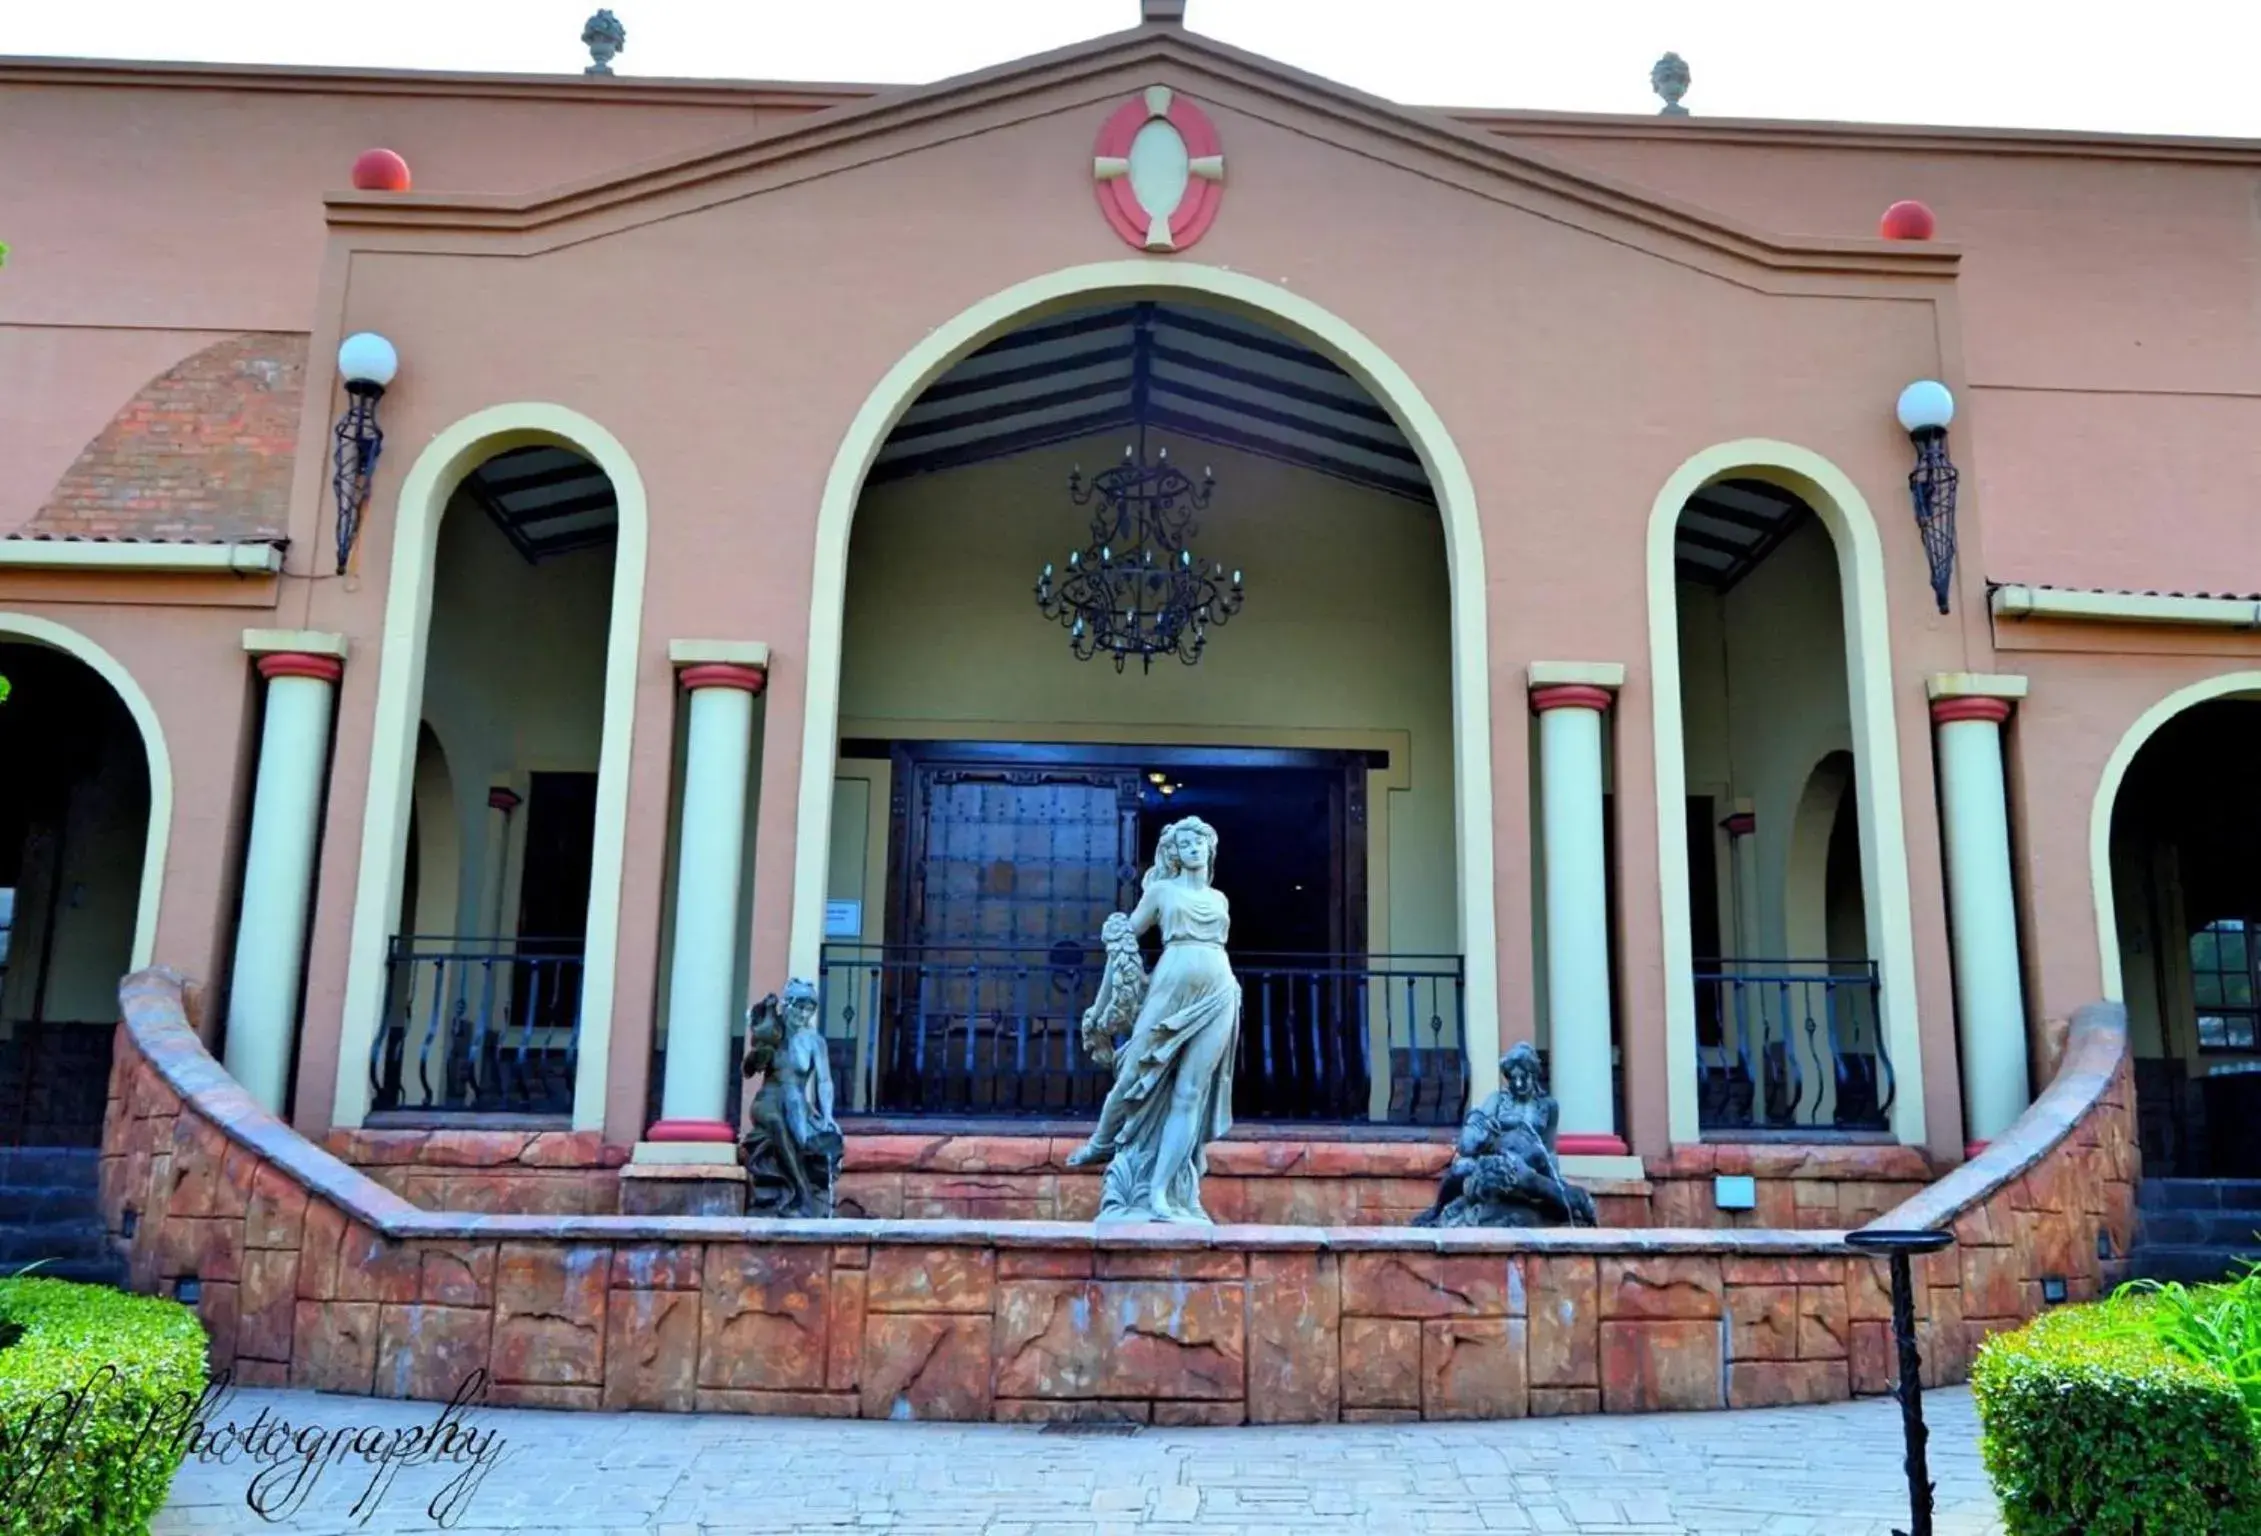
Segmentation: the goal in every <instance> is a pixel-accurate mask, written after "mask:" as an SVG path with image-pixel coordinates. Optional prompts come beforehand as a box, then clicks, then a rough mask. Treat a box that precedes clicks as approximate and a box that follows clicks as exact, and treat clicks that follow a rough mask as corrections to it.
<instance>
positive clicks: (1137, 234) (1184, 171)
mask: <svg viewBox="0 0 2261 1536" xmlns="http://www.w3.org/2000/svg"><path fill="white" fill-rule="evenodd" d="M1091 175H1092V180H1093V181H1094V183H1095V184H1096V185H1097V187H1098V191H1099V211H1100V212H1102V213H1104V214H1105V215H1106V216H1107V222H1108V223H1109V224H1111V225H1113V226H1114V228H1115V233H1116V234H1118V235H1121V236H1122V237H1123V239H1125V240H1126V241H1128V242H1129V243H1130V244H1131V245H1133V246H1136V247H1137V248H1138V249H1140V250H1142V251H1182V250H1184V249H1185V248H1186V247H1187V246H1189V245H1191V244H1193V242H1194V241H1196V240H1198V239H1200V238H1201V237H1202V235H1203V234H1204V233H1206V232H1207V231H1208V228H1209V225H1210V222H1211V221H1212V220H1214V219H1215V218H1216V217H1217V205H1218V204H1219V203H1220V202H1222V201H1223V200H1224V194H1225V152H1224V147H1223V145H1222V144H1221V143H1220V142H1219V141H1218V138H1217V125H1216V124H1214V123H1212V122H1211V121H1209V114H1208V113H1206V112H1204V111H1202V110H1201V108H1200V107H1198V106H1196V105H1195V104H1194V103H1192V102H1191V101H1188V100H1187V99H1186V98H1185V97H1183V96H1181V95H1179V94H1178V93H1177V92H1175V91H1173V90H1171V89H1170V88H1169V87H1168V86H1166V85H1153V86H1148V87H1147V88H1146V90H1145V91H1144V92H1142V93H1141V94H1140V95H1138V96H1136V97H1134V98H1133V99H1131V100H1129V101H1126V102H1124V103H1123V104H1122V105H1121V106H1120V107H1117V108H1116V109H1115V112H1114V114H1113V115H1112V116H1110V117H1109V118H1108V119H1107V121H1106V122H1105V123H1104V124H1103V125H1102V126H1101V127H1100V129H1099V141H1098V143H1097V144H1095V145H1094V146H1093V147H1092V162H1091Z"/></svg>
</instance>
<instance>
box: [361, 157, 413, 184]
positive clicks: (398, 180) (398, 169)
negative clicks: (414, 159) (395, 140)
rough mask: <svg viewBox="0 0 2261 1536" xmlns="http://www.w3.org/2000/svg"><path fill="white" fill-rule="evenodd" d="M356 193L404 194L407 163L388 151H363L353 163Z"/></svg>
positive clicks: (406, 182)
mask: <svg viewBox="0 0 2261 1536" xmlns="http://www.w3.org/2000/svg"><path fill="white" fill-rule="evenodd" d="M353 186H354V190H355V191H357V192H406V191H407V190H408V162H407V161H406V160H403V159H401V157H400V156H398V155H396V154H394V153H393V152H392V151H391V150H389V149H365V150H363V151H362V152H361V154H360V156H359V158H357V159H356V160H355V161H354V162H353Z"/></svg>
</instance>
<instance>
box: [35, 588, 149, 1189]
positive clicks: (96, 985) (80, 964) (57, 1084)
mask: <svg viewBox="0 0 2261 1536" xmlns="http://www.w3.org/2000/svg"><path fill="white" fill-rule="evenodd" d="M0 679H5V692H4V693H0V1145H5V1146H97V1145H99V1144H100V1142H101V1139H102V1114H103V1104H104V1098H105V1095H106V1093H107V1091H108V1083H109V1067H110V1045H111V1036H112V1034H113V1032H114V1031H115V1029H116V1026H117V1018H118V982H119V979H120V978H121V977H123V976H124V975H125V974H126V972H127V971H129V970H131V969H132V968H133V967H134V965H135V964H137V963H140V962H141V961H142V960H143V959H144V958H145V957H146V953H147V951H146V949H145V947H144V940H143V937H142V935H141V934H140V932H139V928H140V923H141V918H142V913H143V911H144V908H145V905H146V906H147V907H148V908H149V909H150V910H154V902H147V903H145V901H144V896H145V888H146V887H147V886H149V885H150V884H151V883H152V876H151V873H150V869H149V864H148V850H149V848H150V846H151V840H152V834H153V833H154V831H155V830H156V819H155V816H154V814H153V811H154V807H153V803H152V802H153V795H152V791H153V788H154V784H153V779H154V777H155V776H154V775H153V773H152V770H151V757H150V754H149V752H148V751H147V749H146V747H145V742H144V737H143V733H142V729H141V725H140V722H138V721H137V720H136V718H135V713H134V711H133V710H132V709H131V708H130V707H129V705H128V704H127V702H126V700H125V699H124V698H122V697H121V696H120V695H119V693H118V691H117V690H116V689H114V688H113V687H112V686H111V684H110V683H109V682H108V681H106V680H105V678H104V676H103V675H102V673H101V672H100V671H98V670H97V668H96V667H95V666H93V665H90V664H89V662H88V661H87V660H83V659H81V658H80V657H79V656H76V655H73V654H71V652H70V651H68V650H65V649H62V648H60V647H59V646H58V645H55V644H51V643H37V642H36V641H34V640H31V639H29V638H26V637H24V634H23V631H22V630H20V629H17V628H16V626H13V625H10V624H7V623H5V622H0ZM161 857H162V856H161V855H160V858H161ZM146 894H152V895H153V894H154V893H153V892H146Z"/></svg>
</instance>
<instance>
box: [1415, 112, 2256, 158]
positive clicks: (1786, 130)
mask: <svg viewBox="0 0 2261 1536" xmlns="http://www.w3.org/2000/svg"><path fill="white" fill-rule="evenodd" d="M1440 110H1442V111H1443V112H1444V115H1446V116H1448V117H1450V118H1452V119H1453V120H1454V121H1456V122H1460V123H1465V124H1467V125H1468V126H1469V127H1471V128H1474V129H1476V130H1478V131H1480V132H1483V133H1487V134H1492V135H1495V136H1498V137H1503V138H1517V137H1523V136H1531V137H1544V138H1569V139H1645V140H1672V141H1677V142H1680V143H1690V142H1698V143H1710V144H1751V145H1784V144H1787V145H1797V146H1806V147H1811V148H1815V149H1833V150H1844V151H1854V152H1859V151H1874V152H1893V153H1907V152H1913V153H1918V154H1965V155H2032V156H2044V157H2053V158H2061V159H2073V160H2157V161H2170V162H2184V163H2190V164H2200V165H2245V166H2251V165H2261V139H2228V138H2205V137H2201V136H2198V135H2195V134H2165V133H2100V132H2095V131H2092V130H2089V129H2078V128H1985V127H1963V126H1956V125H1953V124H1937V123H1859V122H1833V121H1828V120H1825V119H1819V118H1775V117H1700V116H1695V115H1690V116H1687V117H1665V116H1663V115H1662V114H1661V113H1625V112H1538V111H1528V110H1524V109H1521V108H1494V107H1451V108H1444V109H1440Z"/></svg>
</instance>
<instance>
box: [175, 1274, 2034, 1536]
mask: <svg viewBox="0 0 2261 1536" xmlns="http://www.w3.org/2000/svg"><path fill="white" fill-rule="evenodd" d="M686 1300H687V1301H688V1300H689V1298H686ZM347 1306H366V1307H368V1308H369V1309H370V1310H372V1311H374V1310H376V1309H377V1304H375V1303H351V1304H333V1306H332V1307H331V1308H330V1309H328V1310H330V1311H332V1312H340V1311H343V1310H344V1308H345V1307H347ZM306 1310H307V1311H309V1312H312V1313H316V1314H319V1313H321V1312H322V1311H323V1310H324V1309H322V1308H320V1307H317V1306H313V1305H309V1306H308V1307H307V1308H306ZM387 1310H388V1311H389V1310H392V1309H391V1308H389V1307H388V1308H387ZM897 1317H898V1321H899V1322H900V1323H901V1325H903V1326H905V1327H909V1328H914V1329H925V1330H929V1331H933V1332H935V1334H936V1337H937V1340H938V1341H942V1340H944V1339H945V1336H947V1335H949V1334H950V1333H951V1331H952V1330H953V1329H955V1328H956V1327H958V1326H960V1325H963V1324H965V1323H966V1322H967V1321H968V1320H967V1319H964V1318H953V1317H950V1316H948V1315H947V1314H943V1315H935V1314H923V1315H922V1314H918V1313H910V1314H898V1315H897ZM1409 1321H1410V1320H1409ZM1413 1326H1414V1327H1415V1328H1416V1329H1419V1328H1420V1327H1421V1325H1420V1324H1419V1323H1415V1324H1414V1325H1413ZM1428 1326H1429V1328H1430V1329H1432V1330H1440V1331H1441V1330H1457V1329H1465V1328H1469V1327H1471V1326H1472V1324H1471V1322H1470V1321H1468V1320H1457V1319H1432V1320H1430V1322H1429V1325H1428ZM1493 1326H1498V1327H1501V1328H1502V1331H1505V1330H1504V1325H1493ZM1516 1326H1521V1325H1520V1323H1518V1324H1517V1325H1516ZM1828 1364H1829V1366H1830V1367H1831V1368H1835V1369H1842V1368H1843V1366H1842V1363H1841V1362H1829V1363H1828ZM945 1374H946V1373H945ZM929 1385H930V1387H931V1386H933V1385H939V1384H929ZM968 1385H969V1386H970V1383H969V1384H968ZM514 1390H515V1391H516V1392H518V1393H521V1394H545V1393H546V1394H558V1396H556V1397H554V1398H551V1399H549V1400H552V1401H558V1402H565V1401H568V1400H570V1401H572V1402H573V1403H575V1404H576V1405H583V1404H585V1405H587V1406H589V1407H593V1406H594V1403H593V1402H592V1401H590V1399H592V1398H593V1397H594V1389H593V1388H572V1387H559V1386H551V1387H539V1386H533V1387H520V1388H516V1389H514ZM977 1390H978V1389H977ZM1564 1390H1571V1389H1564ZM1587 1390H1591V1389H1587ZM569 1393H570V1394H575V1395H574V1396H572V1397H571V1398H570V1399H568V1398H567V1397H566V1396H564V1394H569ZM700 1396H701V1398H702V1399H709V1398H711V1399H712V1400H713V1401H714V1403H715V1406H717V1407H718V1408H722V1409H724V1410H725V1411H724V1412H721V1413H716V1414H711V1415H681V1414H669V1415H665V1416H659V1415H652V1414H623V1413H600V1412H573V1413H561V1412H541V1411H535V1410H531V1409H525V1408H492V1407H479V1408H474V1409H473V1410H472V1415H471V1420H470V1423H471V1426H472V1427H473V1428H475V1429H479V1430H488V1429H491V1430H493V1431H494V1432H495V1434H496V1436H497V1437H498V1443H500V1444H501V1445H503V1446H504V1447H505V1448H506V1450H507V1454H506V1456H505V1457H504V1459H503V1460H502V1461H501V1463H500V1464H498V1465H497V1466H496V1467H495V1468H494V1469H493V1470H492V1472H490V1474H489V1475H488V1477H487V1478H486V1480H485V1482H484V1483H483V1484H482V1485H481V1486H480V1488H479V1490H478V1492H477V1494H476V1496H475V1497H474V1499H473V1501H472V1503H471V1505H470V1506H469V1509H468V1511H467V1512H466V1513H465V1515H464V1517H463V1518H462V1519H461V1521H460V1522H459V1524H458V1526H457V1528H458V1529H463V1530H466V1531H506V1530H507V1531H511V1532H513V1533H515V1536H542V1533H544V1532H558V1533H566V1532H570V1533H572V1536H608V1533H613V1532H618V1533H621V1536H693V1533H696V1536H735V1533H740V1532H744V1533H747V1536H752V1533H755V1532H759V1533H760V1536H817V1533H824V1532H850V1531H853V1532H874V1533H879V1536H1064V1533H1069V1532H1073V1533H1076V1536H1105V1533H1113V1532H1119V1533H1123V1536H1175V1533H1179V1532H1195V1531H1198V1532H1202V1533H1215V1536H1311V1533H1320V1536H1327V1533H1335V1532H1412V1533H1424V1532H1432V1531H1433V1532H1455V1533H1487V1532H1494V1531H1499V1532H1516V1533H1533V1536H1536V1533H1545V1532H1554V1533H1561V1536H1601V1533H1603V1532H1608V1533H1611V1536H1665V1533H1677V1536H1757V1533H1774V1532H1785V1533H1794V1532H1808V1533H1814V1536H1821V1533H1827V1536H1887V1533H1888V1532H1890V1531H1891V1530H1893V1528H1894V1527H1895V1525H1899V1526H1904V1525H1905V1524H1906V1523H1907V1506H1906V1491H1905V1490H1906V1483H1905V1481H1904V1478H1903V1475H1902V1473H1901V1470H1900V1466H1899V1456H1900V1439H1899V1433H1898V1427H1899V1425H1898V1406H1897V1405H1896V1404H1895V1403H1892V1402H1890V1401H1871V1402H1856V1403H1834V1404H1829V1405H1825V1406H1821V1407H1808V1408H1781V1409H1764V1410H1754V1411H1749V1412H1729V1413H1698V1414H1656V1415H1647V1416H1641V1417H1618V1418H1607V1419H1594V1418H1586V1419H1569V1420H1564V1419H1555V1420H1545V1419H1534V1420H1526V1421H1521V1422H1496V1423H1484V1424H1438V1423H1428V1424H1423V1423H1412V1424H1371V1423H1370V1424H1341V1425H1332V1424H1323V1425H1283V1426H1270V1427H1241V1428H1232V1429H1213V1428H1162V1427H1143V1428H1141V1429H1139V1430H1138V1432H1137V1433H1136V1434H1134V1435H1132V1436H1129V1437H1121V1436H1117V1435H1113V1434H1109V1435H1104V1436H1077V1435H1049V1434H1040V1433H1038V1430H1037V1427H1036V1426H1033V1425H1020V1424H941V1423H917V1424H875V1423H868V1422H864V1423H859V1422H853V1421H846V1420H831V1421H828V1420H823V1419H815V1418H807V1417H784V1418H767V1419H763V1420H761V1421H759V1422H758V1424H757V1423H755V1422H752V1421H749V1420H748V1419H747V1418H745V1417H743V1416H742V1415H744V1414H745V1413H747V1412H771V1413H774V1412H777V1411H779V1410H780V1409H781V1408H783V1407H786V1406H787V1404H786V1402H785V1401H784V1400H785V1399H788V1398H795V1397H797V1396H804V1397H805V1402H804V1404H803V1406H804V1408H807V1407H810V1406H813V1405H815V1404H816V1400H817V1399H818V1398H820V1397H823V1398H826V1399H827V1400H830V1399H831V1398H833V1397H835V1396H837V1394H818V1393H810V1394H805V1395H799V1394H789V1393H777V1394H770V1393H761V1392H753V1391H724V1392H715V1393H711V1394H710V1393H707V1392H702V1393H700ZM757 1398H758V1399H761V1401H759V1402H755V1401H752V1400H753V1399H757ZM723 1399H729V1401H727V1402H725V1401H723ZM534 1400H542V1399H540V1398H535V1399H534ZM1925 1406H1926V1416H1927V1418H1928V1419H1929V1421H1930V1423H1931V1426H1932V1440H1931V1453H1932V1463H1931V1464H1932V1473H1933V1476H1934V1478H1935V1479H1936V1481H1937V1483H1938V1490H1939V1511H1938V1520H1937V1529H1938V1532H1939V1536H2000V1532H2001V1529H2002V1527H2001V1524H2000V1521H1999V1519H1998V1517H1997V1515H1996V1512H1995V1509H1994V1505H1993V1500H1992V1497H1991V1496H1990V1495H1989V1494H1988V1492H1987V1490H1986V1483H1985V1479H1984V1475H1983V1473H1982V1472H1981V1470H1980V1468H1979V1462H1978V1450H1977V1426H1976V1421H1975V1415H1974V1414H1973V1412H1972V1410H1971V1402H1970V1394H1969V1393H1968V1392H1967V1391H1965V1390H1960V1389H1955V1390H1948V1391H1942V1392H1937V1393H1933V1394H1929V1395H1927V1396H1926V1398H1925ZM262 1411H266V1412H267V1413H269V1414H270V1415H271V1417H280V1418H287V1419H289V1420H290V1421H291V1422H292V1423H293V1424H296V1425H301V1426H303V1425H309V1424H311V1425H319V1426H323V1427H326V1428H335V1429H346V1428H354V1429H359V1428H366V1427H378V1428H400V1429H407V1428H410V1427H414V1426H421V1425H427V1424H429V1423H430V1422H431V1421H432V1419H433V1416H434V1415H435V1414H436V1413H437V1412H438V1409H437V1407H436V1406H435V1405H432V1404H417V1403H401V1402H392V1401H378V1400H370V1399H358V1398H355V1399H348V1398H339V1397H333V1396H318V1395H316V1394H314V1393H311V1392H305V1391H295V1390H294V1391H282V1390H270V1389H244V1390H239V1391H238V1392H237V1393H236V1394H235V1396H234V1397H233V1398H232V1399H231V1400H230V1403H229V1406H228V1409H227V1412H229V1413H231V1414H233V1415H234V1416H235V1417H236V1418H238V1419H240V1420H241V1421H242V1422H245V1423H248V1422H250V1420H251V1419H253V1418H254V1417H256V1416H257V1415H258V1414H259V1413H261V1412H262ZM248 1475H249V1474H248V1473H247V1471H246V1469H245V1467H244V1466H243V1465H242V1464H241V1463H240V1462H238V1463H237V1464H233V1465H229V1466H222V1465H220V1464H219V1463H218V1462H217V1461H213V1462H210V1463H200V1462H198V1461H196V1460H195V1459H193V1458H192V1459H191V1460H190V1461H189V1462H188V1463H187V1464H186V1465H184V1466H183V1467H182V1469H181V1472H180V1475H179V1477H178V1478H177V1479H176V1480H175V1482H174V1485H173V1494H172V1499H171V1501H170V1502H169V1503H168V1505H167V1506H166V1508H165V1510H164V1511H163V1512H162V1513H161V1514H160V1515H159V1516H158V1518H157V1520H156V1522H155V1524H154V1526H153V1527H152V1529H153V1531H154V1532H155V1533H156V1536H202V1533H204V1532H208V1531H210V1532H237V1531H241V1530H244V1529H245V1528H246V1526H245V1523H244V1522H245V1518H246V1514H245V1509H244V1504H243V1497H244V1485H245V1482H246V1479H247V1476H248ZM452 1475H454V1469H452V1468H444V1467H432V1466H415V1467H408V1468H404V1469H402V1470H401V1472H400V1473H399V1474H398V1477H397V1479H396V1481H395V1482H394V1484H393V1486H392V1487H391V1488H390V1489H389V1490H388V1491H387V1492H386V1494H385V1496H384V1497H383V1498H382V1499H381V1500H380V1501H379V1502H378V1505H377V1508H376V1509H375V1510H374V1511H373V1512H372V1513H371V1514H370V1516H369V1519H368V1521H367V1523H366V1524H362V1523H360V1520H359V1517H358V1515H356V1514H354V1513H353V1512H352V1508H351V1506H352V1505H353V1503H354V1501H355V1500H356V1499H357V1498H359V1497H360V1496H361V1494H362V1492H363V1490H364V1488H365V1486H366V1484H367V1479H366V1478H365V1477H357V1478H349V1477H346V1476H344V1475H343V1474H342V1471H341V1472H340V1473H339V1474H338V1475H336V1476H334V1477H330V1478H325V1479H324V1481H323V1482H322V1483H321V1484H320V1486H319V1487H318V1488H317V1490H316V1492H315V1494H314V1495H313V1496H312V1497H311V1498H310V1499H309V1500H308V1501H307V1503H306V1504H305V1506H304V1507H303V1508H301V1509H300V1510H298V1511H297V1512H296V1513H295V1514H293V1515H292V1516H290V1517H288V1518H284V1519H281V1520H277V1521H275V1522H273V1523H272V1524H265V1525H262V1527H261V1528H262V1529H265V1530H270V1531H273V1532H276V1533H279V1536H291V1533H299V1536H315V1533H329V1532H335V1531H345V1530H354V1531H365V1532H367V1533H369V1536H406V1533H409V1532H419V1533H421V1532H428V1531H430V1530H432V1529H433V1528H434V1527H433V1523H432V1518H431V1516H430V1514H429V1513H428V1512H427V1505H428V1503H429V1502H430V1500H431V1499H432V1497H433V1495H434V1494H435V1493H436V1492H437V1491H438V1489H439V1488H440V1486H441V1485H442V1484H443V1483H444V1482H445V1481H446V1480H447V1479H448V1478H449V1477H450V1476H452ZM749 1490H759V1498H758V1500H755V1499H753V1498H751V1497H750V1495H749ZM781 1512H789V1513H783V1514H782V1515H781Z"/></svg>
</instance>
